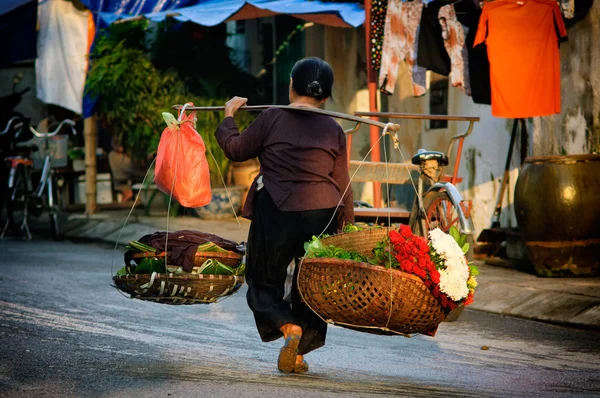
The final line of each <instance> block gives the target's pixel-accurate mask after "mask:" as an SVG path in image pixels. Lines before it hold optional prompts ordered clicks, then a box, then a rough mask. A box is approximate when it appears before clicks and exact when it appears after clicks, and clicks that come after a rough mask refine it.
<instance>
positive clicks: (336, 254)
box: [304, 236, 368, 262]
mask: <svg viewBox="0 0 600 398" xmlns="http://www.w3.org/2000/svg"><path fill="white" fill-rule="evenodd" d="M304 251H305V252H306V257H327V258H339V259H343V260H354V261H362V262H367V261H368V258H367V257H366V256H363V255H361V254H359V253H356V252H354V251H347V250H344V249H342V248H340V247H335V246H333V245H329V246H325V245H324V244H323V242H322V241H321V240H320V239H319V238H318V237H316V236H313V237H312V239H311V240H310V242H306V243H305V244H304Z"/></svg>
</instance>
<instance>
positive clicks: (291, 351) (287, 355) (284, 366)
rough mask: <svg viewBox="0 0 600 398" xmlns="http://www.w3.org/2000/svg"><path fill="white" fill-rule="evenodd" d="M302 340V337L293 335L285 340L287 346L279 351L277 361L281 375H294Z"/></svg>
mask: <svg viewBox="0 0 600 398" xmlns="http://www.w3.org/2000/svg"><path fill="white" fill-rule="evenodd" d="M301 338H302V335H299V334H292V335H290V336H288V338H287V339H285V344H284V346H283V347H282V348H281V350H280V351H279V359H278V360H277V368H278V369H279V371H280V372H281V373H292V372H293V371H294V369H295V366H296V357H297V356H298V345H299V344H300V339H301Z"/></svg>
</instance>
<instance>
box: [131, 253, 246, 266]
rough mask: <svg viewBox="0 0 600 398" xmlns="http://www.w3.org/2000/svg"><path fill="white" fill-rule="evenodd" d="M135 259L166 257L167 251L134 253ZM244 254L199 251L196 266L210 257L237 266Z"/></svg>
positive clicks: (195, 259)
mask: <svg viewBox="0 0 600 398" xmlns="http://www.w3.org/2000/svg"><path fill="white" fill-rule="evenodd" d="M132 257H133V258H134V259H137V258H145V257H157V258H161V257H163V258H164V257H165V253H164V252H162V253H151V252H144V253H134V254H133V256H132ZM242 258H243V256H242V255H241V254H239V253H233V252H197V253H196V257H195V258H194V265H195V266H196V267H200V266H201V265H202V264H204V262H205V261H206V260H208V259H213V260H219V261H220V262H221V263H223V264H225V265H229V266H232V267H237V266H239V265H240V263H241V262H242Z"/></svg>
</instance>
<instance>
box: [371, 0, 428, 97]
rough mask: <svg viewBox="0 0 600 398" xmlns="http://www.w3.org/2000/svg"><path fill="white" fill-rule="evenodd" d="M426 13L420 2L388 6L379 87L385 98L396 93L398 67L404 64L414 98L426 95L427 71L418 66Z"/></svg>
mask: <svg viewBox="0 0 600 398" xmlns="http://www.w3.org/2000/svg"><path fill="white" fill-rule="evenodd" d="M422 10H423V3H422V2H421V1H418V0H415V1H412V2H406V3H404V2H402V1H401V0H389V2H388V9H387V15H386V18H385V29H384V40H383V47H382V55H381V69H380V71H379V87H380V89H381V91H382V92H383V93H385V94H389V95H391V94H392V93H393V92H394V86H395V85H396V80H397V77H398V65H399V63H400V61H403V60H404V61H405V62H406V63H407V64H408V66H409V67H410V73H411V77H412V81H413V95H414V96H415V97H418V96H421V95H424V94H425V92H426V88H425V79H426V75H425V73H426V70H425V69H424V68H421V67H419V66H418V65H417V63H416V59H417V48H418V44H419V43H418V37H419V36H418V35H419V32H418V29H419V22H420V21H421V12H422Z"/></svg>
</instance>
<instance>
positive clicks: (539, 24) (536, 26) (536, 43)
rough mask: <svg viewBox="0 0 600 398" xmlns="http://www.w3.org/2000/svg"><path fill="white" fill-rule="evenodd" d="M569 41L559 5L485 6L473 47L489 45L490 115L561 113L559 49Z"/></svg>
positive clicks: (506, 0)
mask: <svg viewBox="0 0 600 398" xmlns="http://www.w3.org/2000/svg"><path fill="white" fill-rule="evenodd" d="M566 36H567V31H566V29H565V25H564V22H563V19H562V15H561V13H560V9H559V8H558V5H557V3H556V1H555V0H495V1H493V2H491V3H487V4H485V5H484V6H483V11H482V14H481V19H480V20H479V27H478V30H477V35H476V37H475V43H474V45H473V46H476V45H477V44H479V43H483V42H486V44H487V51H488V57H489V59H490V80H491V84H492V115H494V116H498V117H506V118H527V117H533V116H545V115H552V114H555V113H560V55H559V49H558V43H559V40H560V39H564V38H566Z"/></svg>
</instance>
